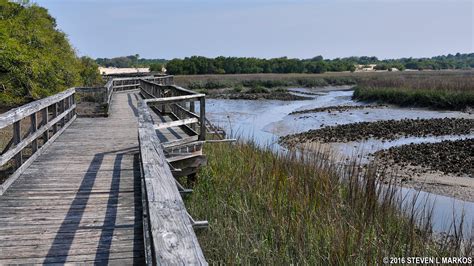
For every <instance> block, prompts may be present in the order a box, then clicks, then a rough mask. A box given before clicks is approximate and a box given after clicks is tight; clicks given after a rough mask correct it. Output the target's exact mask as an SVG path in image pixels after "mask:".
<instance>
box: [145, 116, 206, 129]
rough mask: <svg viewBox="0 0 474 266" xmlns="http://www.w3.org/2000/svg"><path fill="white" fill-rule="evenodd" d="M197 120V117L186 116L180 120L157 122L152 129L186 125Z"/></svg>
mask: <svg viewBox="0 0 474 266" xmlns="http://www.w3.org/2000/svg"><path fill="white" fill-rule="evenodd" d="M197 122H199V120H198V119H197V118H186V119H181V120H175V121H172V122H166V123H159V124H157V125H154V129H155V130H159V129H163V128H169V127H177V126H182V125H188V124H193V123H197Z"/></svg>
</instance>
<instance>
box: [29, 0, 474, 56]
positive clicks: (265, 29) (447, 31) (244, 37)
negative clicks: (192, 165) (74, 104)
mask: <svg viewBox="0 0 474 266" xmlns="http://www.w3.org/2000/svg"><path fill="white" fill-rule="evenodd" d="M32 1H33V2H35V3H37V4H38V5H40V6H43V7H46V8H48V9H49V10H50V13H51V14H52V15H53V16H54V17H55V18H56V19H57V23H58V27H59V28H60V29H61V30H63V31H64V32H65V33H66V34H67V35H68V37H69V39H70V40H71V42H72V44H73V45H74V47H75V48H76V49H77V50H78V52H79V54H80V55H88V56H91V57H94V58H96V57H115V56H121V55H130V54H139V55H140V56H141V57H144V58H167V59H171V58H176V57H179V58H182V57H185V56H192V55H203V56H208V57H215V56H219V55H224V56H251V57H261V58H263V57H265V58H271V57H281V56H288V57H291V58H310V57H313V56H316V55H322V56H323V57H324V58H335V57H346V56H353V55H354V56H362V55H370V56H372V55H374V56H377V57H379V58H399V57H427V56H434V55H440V54H448V53H456V52H461V53H468V52H473V51H474V47H473V45H474V44H473V43H474V33H473V24H474V17H473V13H474V1H471V0H468V1H465V0H444V1H429V0H422V1H409V0H378V1H376V0H367V1H363V0H352V1H349V0H345V1H343V0H335V1H334V0H333V1H329V0H320V1H317V0H316V1H298V0H293V1H271V0H256V1H255V0H254V1H250V0H243V1H230V0H220V1H218V0H207V1H202V0H165V1H163V0H136V1H125V0H101V1H93V0H36V1H35V0H32Z"/></svg>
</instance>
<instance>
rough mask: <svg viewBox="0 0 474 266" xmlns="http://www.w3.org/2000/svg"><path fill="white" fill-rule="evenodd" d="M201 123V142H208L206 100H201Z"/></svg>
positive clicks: (202, 98) (203, 98)
mask: <svg viewBox="0 0 474 266" xmlns="http://www.w3.org/2000/svg"><path fill="white" fill-rule="evenodd" d="M199 120H200V121H199V122H200V123H201V124H200V126H201V128H200V130H201V132H199V140H206V98H205V97H201V98H199Z"/></svg>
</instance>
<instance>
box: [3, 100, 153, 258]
mask: <svg viewBox="0 0 474 266" xmlns="http://www.w3.org/2000/svg"><path fill="white" fill-rule="evenodd" d="M138 97H139V96H138V93H137V91H129V92H118V93H114V96H113V97H112V103H111V106H110V112H109V113H110V116H109V117H107V118H78V119H76V120H75V121H74V122H73V123H72V124H71V126H69V128H67V129H66V130H65V131H64V133H62V134H61V135H60V136H59V137H58V138H57V139H56V141H55V142H53V143H52V144H51V146H50V147H48V148H47V149H46V150H45V151H44V152H43V153H42V154H41V155H40V156H39V157H38V159H36V160H35V161H34V162H33V163H32V164H31V166H29V167H28V168H27V169H26V170H25V171H24V172H23V173H22V174H21V175H20V177H19V178H18V180H16V181H15V182H14V183H13V184H12V185H11V187H9V188H8V190H7V191H6V192H5V194H3V195H2V196H0V264H2V265H3V264H8V263H22V264H23V263H67V262H70V263H76V262H81V263H88V264H89V263H100V264H106V263H113V264H115V263H123V264H144V263H145V259H144V242H143V241H144V240H143V239H144V238H143V220H142V219H143V218H142V195H141V186H140V167H139V164H140V161H139V155H138V154H139V150H138V135H137V116H138V112H137V100H138Z"/></svg>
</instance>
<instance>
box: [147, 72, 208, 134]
mask: <svg viewBox="0 0 474 266" xmlns="http://www.w3.org/2000/svg"><path fill="white" fill-rule="evenodd" d="M140 89H141V94H142V96H143V97H144V98H145V99H146V100H145V102H146V103H147V104H148V105H150V106H152V108H155V109H157V110H158V111H159V112H161V113H162V114H168V115H171V116H172V117H173V121H171V122H167V123H161V124H158V125H155V129H161V128H168V127H175V126H186V128H187V130H189V131H191V134H193V135H199V138H198V139H199V140H201V141H204V140H205V139H206V98H205V95H204V94H201V93H196V92H194V91H191V90H187V89H185V88H181V87H178V86H176V85H166V84H159V83H157V82H153V81H147V80H140ZM196 102H198V103H199V113H196ZM188 125H190V126H188Z"/></svg>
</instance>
